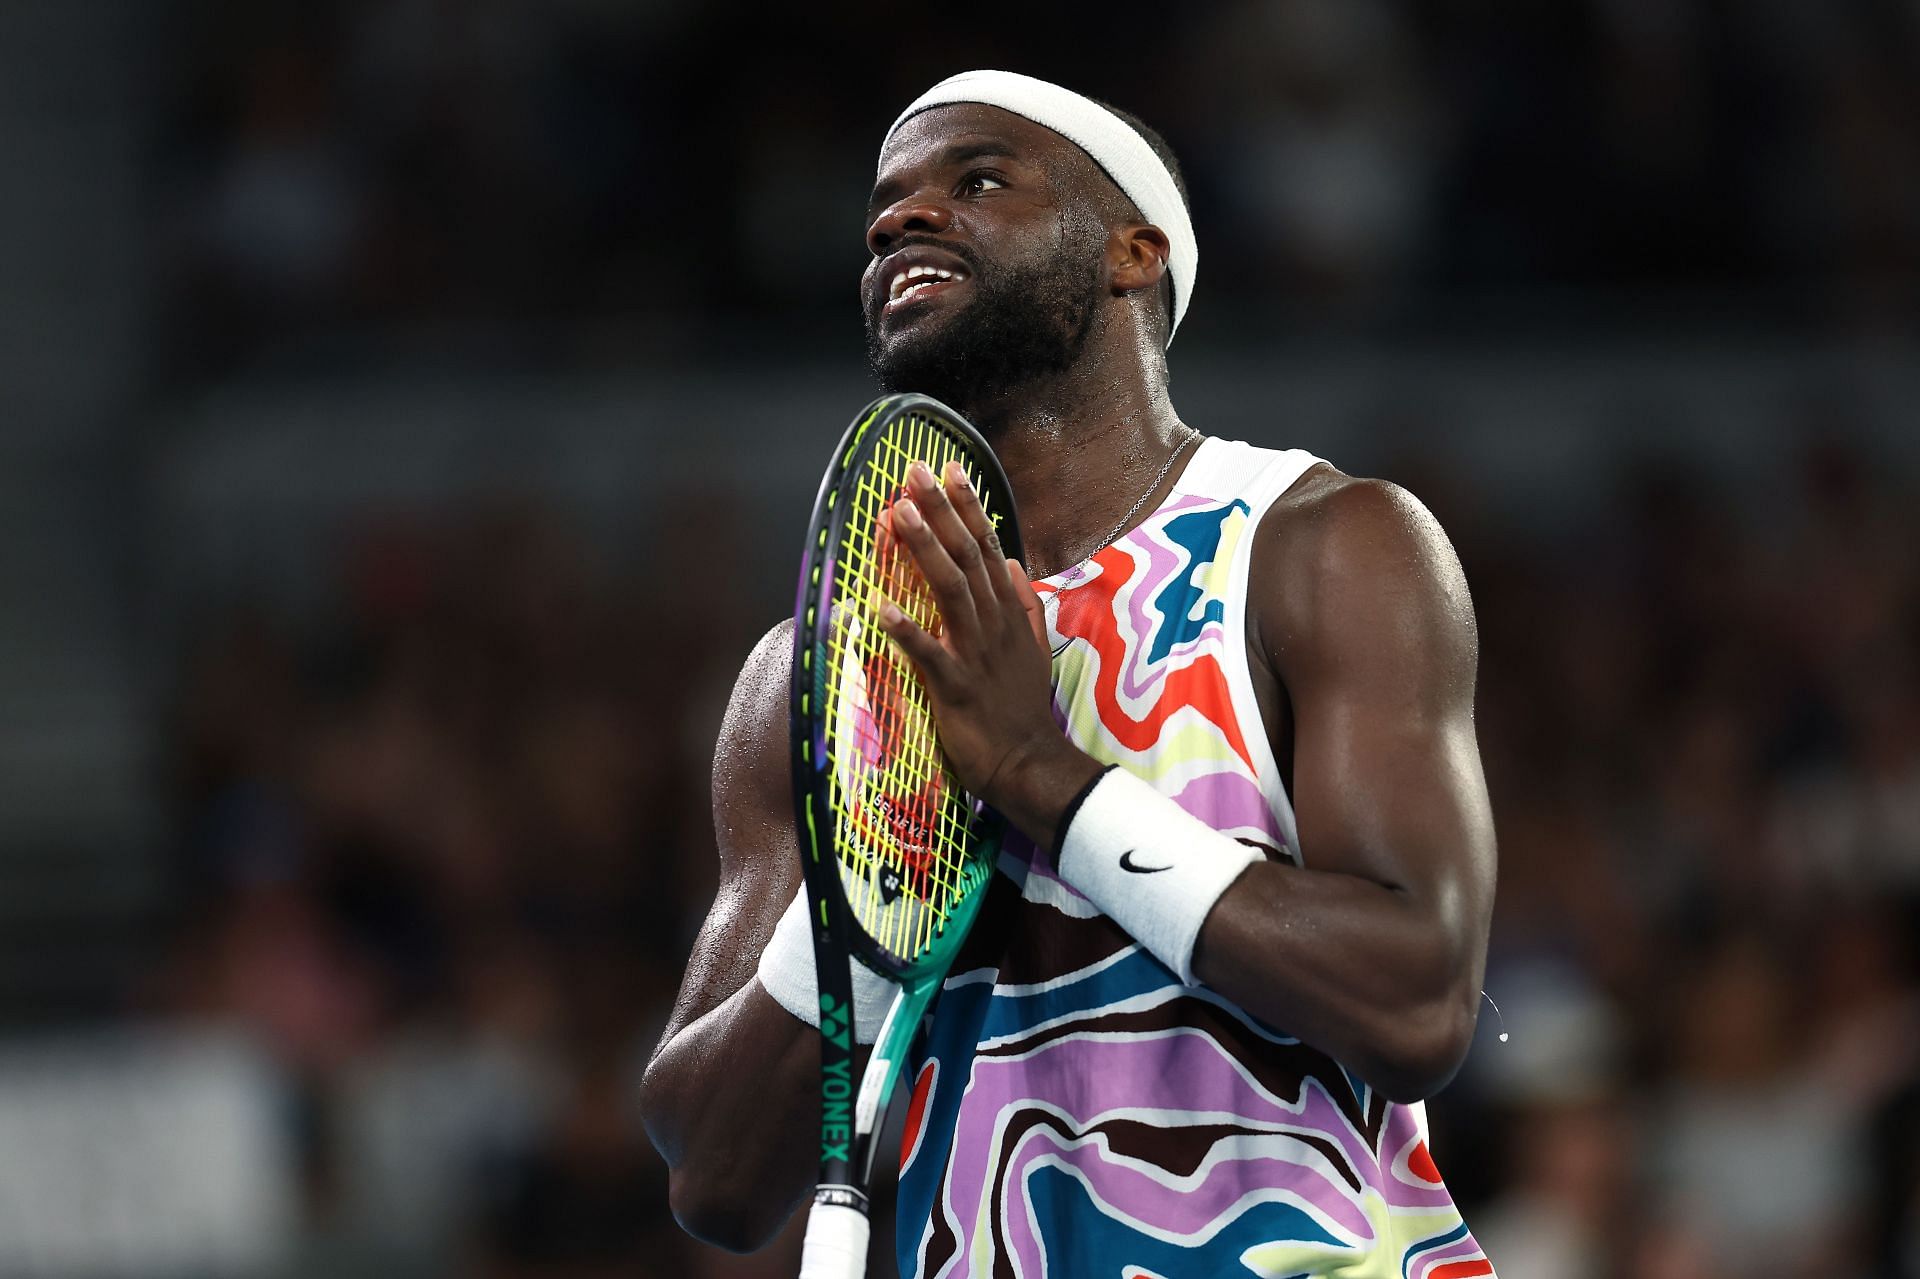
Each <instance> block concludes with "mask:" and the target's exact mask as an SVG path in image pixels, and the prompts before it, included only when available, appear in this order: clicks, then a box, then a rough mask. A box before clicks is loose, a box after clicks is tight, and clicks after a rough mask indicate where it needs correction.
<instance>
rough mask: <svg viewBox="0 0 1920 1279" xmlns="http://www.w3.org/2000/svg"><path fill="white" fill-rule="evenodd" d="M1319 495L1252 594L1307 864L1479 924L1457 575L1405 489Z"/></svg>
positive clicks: (1487, 874) (1485, 884)
mask: <svg viewBox="0 0 1920 1279" xmlns="http://www.w3.org/2000/svg"><path fill="white" fill-rule="evenodd" d="M1325 501H1326V503H1327V505H1328V507H1329V508H1330V509H1329V510H1327V511H1326V512H1325V513H1324V514H1323V515H1321V516H1320V517H1319V518H1318V519H1317V520H1314V521H1312V522H1310V523H1309V524H1308V526H1307V528H1306V530H1305V534H1306V535H1305V536H1303V537H1300V538H1298V539H1295V545H1294V547H1293V548H1292V551H1291V553H1290V554H1289V555H1287V556H1284V557H1283V559H1284V560H1285V561H1286V567H1285V570H1284V571H1283V572H1281V573H1278V574H1276V575H1275V577H1276V578H1278V579H1279V580H1277V581H1275V582H1274V583H1273V585H1274V587H1275V588H1276V589H1275V590H1274V591H1272V592H1271V593H1270V594H1269V595H1268V596H1266V597H1265V598H1263V600H1262V601H1261V605H1262V607H1263V610H1264V611H1263V617H1265V618H1268V619H1270V625H1269V626H1268V627H1267V628H1266V634H1267V635H1269V636H1270V637H1271V639H1270V641H1269V644H1268V648H1269V654H1270V660H1272V661H1273V662H1274V664H1275V667H1276V669H1277V671H1278V673H1279V674H1280V677H1281V679H1282V681H1283V682H1284V684H1285V686H1286V688H1287V691H1288V698H1289V702H1290V705H1291V707H1292V711H1293V799H1294V807H1295V815H1296V818H1297V820H1298V823H1299V832H1300V845H1301V852H1302V855H1303V858H1304V860H1305V862H1306V864H1307V865H1308V866H1310V867H1313V868H1315V869H1319V870H1331V871H1340V872H1345V873H1348V874H1353V875H1358V876H1361V877H1364V878H1366V879H1369V880H1372V881H1374V882H1376V883H1380V884H1383V885H1385V886H1387V887H1390V888H1393V889H1395V890H1397V891H1400V892H1402V893H1405V894H1408V895H1410V896H1412V897H1413V898H1415V899H1417V900H1419V901H1420V902H1421V903H1422V904H1424V905H1428V906H1433V907H1437V908H1440V909H1442V910H1443V911H1445V913H1446V914H1447V915H1449V916H1454V917H1457V920H1458V922H1459V923H1460V924H1462V925H1467V926H1472V925H1476V924H1483V923H1484V918H1485V914H1486V912H1487V911H1488V910H1489V909H1490V908H1491V891H1492V875H1493V836H1492V822H1491V815H1490V812H1489V809H1488V803H1487V795H1486V783H1485V780H1484V777H1483V775H1482V772H1481V767H1480V755H1479V746H1478V742H1477V740H1476V737H1475V732H1474V722H1473V692H1474V679H1475V674H1476V666H1477V662H1478V639H1477V634H1476V631H1475V627H1474V619H1473V608H1472V603H1471V601H1470V599H1469V597H1468V595H1467V588H1466V580H1465V576H1464V574H1463V573H1462V572H1461V569H1460V564H1459V560H1458V558H1457V557H1456V556H1455V555H1454V552H1453V548H1452V546H1451V545H1450V544H1449V543H1448V541H1447V539H1446V535H1445V534H1444V533H1443V532H1442V531H1441V530H1440V527H1439V525H1438V524H1437V523H1436V522H1435V521H1434V520H1433V517H1432V516H1431V515H1429V514H1428V513H1427V512H1426V510H1425V508H1423V507H1421V506H1420V504H1419V503H1418V502H1417V501H1415V500H1414V499H1413V498H1412V497H1411V496H1409V495H1407V494H1406V493H1404V492H1403V491H1401V490H1399V489H1397V488H1394V487H1392V486H1390V485H1382V484H1377V483H1373V482H1358V483H1353V484H1350V485H1349V486H1347V487H1346V488H1343V489H1342V490H1340V491H1339V492H1337V493H1335V494H1332V495H1330V496H1329V497H1328V498H1327V499H1325ZM1281 588H1283V589H1281Z"/></svg>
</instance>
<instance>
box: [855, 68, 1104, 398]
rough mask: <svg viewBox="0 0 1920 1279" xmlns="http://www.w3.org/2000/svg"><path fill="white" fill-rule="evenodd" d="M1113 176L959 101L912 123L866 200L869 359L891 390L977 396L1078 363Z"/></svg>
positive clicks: (1047, 133) (1036, 132) (1024, 127)
mask: <svg viewBox="0 0 1920 1279" xmlns="http://www.w3.org/2000/svg"><path fill="white" fill-rule="evenodd" d="M1089 180H1097V181H1102V182H1104V181H1105V180H1106V179H1105V177H1104V176H1103V175H1101V174H1100V173H1099V171H1098V169H1096V168H1095V167H1094V166H1093V163H1092V161H1090V160H1088V159H1086V157H1085V156H1083V155H1081V154H1080V153H1079V151H1078V150H1077V149H1076V148H1075V147H1074V146H1073V144H1072V143H1070V142H1067V141H1066V140H1065V139H1064V138H1061V137H1060V136H1059V135H1058V134H1056V133H1054V132H1053V131H1052V130H1050V129H1046V128H1043V127H1041V126H1040V125H1037V124H1034V123H1032V122H1031V121H1029V120H1025V119H1022V118H1021V117H1019V116H1016V115H1014V114H1012V113H1011V112H1007V111H1002V110H1000V109H999V108H997V107H989V106H982V105H975V104H959V105H954V106H947V107H936V108H934V109H933V110H931V111H924V112H922V113H921V114H919V115H917V116H915V117H914V118H913V119H911V120H909V121H907V123H906V124H904V125H902V126H901V128H900V131H899V132H898V133H896V134H895V135H894V137H893V141H892V142H891V143H889V145H888V146H887V150H886V154H885V155H883V156H882V157H881V162H880V174H879V179H878V181H877V183H876V184H875V186H874V194H873V199H872V201H871V202H870V204H869V205H868V210H867V214H868V217H867V222H868V226H867V246H868V248H869V249H871V250H872V252H873V254H874V258H873V261H871V262H869V263H868V264H867V270H866V274H865V275H863V276H862V277H861V300H862V303H863V306H864V310H865V313H866V321H867V358H868V360H869V362H870V363H871V364H872V366H873V372H874V377H875V379H876V380H877V381H878V382H879V383H880V386H881V389H883V390H886V391H922V392H925V393H927V394H929V395H933V396H936V397H938V398H940V399H943V400H947V401H949V402H951V403H953V404H955V405H956V406H957V407H961V408H965V407H966V405H967V404H968V403H969V402H971V401H976V400H977V399H979V398H981V397H984V396H989V395H992V394H995V393H997V392H1002V391H1006V390H1009V389H1012V388H1015V387H1018V386H1019V385H1021V384H1022V383H1025V382H1027V381H1030V380H1031V379H1033V378H1035V377H1039V376H1044V375H1046V374H1050V373H1059V372H1062V371H1064V370H1066V369H1067V368H1069V367H1071V366H1072V365H1073V363H1074V362H1075V360H1077V359H1078V358H1079V355H1080V351H1081V349H1082V348H1083V347H1084V345H1085V344H1086V339H1087V335H1088V333H1089V332H1090V331H1091V329H1092V324H1093V317H1094V308H1095V306H1096V304H1097V302H1098V300H1099V298H1100V295H1101V293H1102V290H1103V287H1104V280H1103V264H1102V254H1103V250H1104V248H1105V244H1106V227H1105V224H1104V222H1103V221H1102V220H1101V218H1100V217H1099V215H1098V214H1097V213H1096V212H1095V210H1094V208H1093V202H1092V201H1091V200H1090V199H1088V198H1087V196H1086V194H1085V190H1084V184H1085V183H1087V182H1088V181H1089Z"/></svg>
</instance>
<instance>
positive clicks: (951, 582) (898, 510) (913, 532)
mask: <svg viewBox="0 0 1920 1279" xmlns="http://www.w3.org/2000/svg"><path fill="white" fill-rule="evenodd" d="M915 465H916V466H917V465H918V463H916V464H915ZM909 487H911V482H909ZM892 513H893V534H894V536H895V537H897V538H898V539H899V540H900V544H901V545H902V546H904V547H906V548H907V554H908V555H909V556H910V557H911V558H912V560H913V562H914V565H915V567H917V568H918V569H919V570H920V576H921V577H922V578H923V579H925V581H926V583H927V588H928V589H929V590H930V591H932V593H933V602H934V604H935V605H937V606H938V607H939V609H940V621H941V625H942V626H943V627H944V628H945V630H946V631H947V632H948V634H950V635H952V636H953V637H954V638H955V639H957V640H960V641H962V642H967V641H970V640H972V639H973V638H974V637H976V636H977V635H978V634H979V633H980V621H979V616H978V613H977V611H976V609H975V607H974V590H973V583H972V582H971V581H970V580H969V579H968V577H967V574H966V572H965V570H963V569H962V568H961V567H960V566H959V565H958V564H956V563H954V559H953V556H952V555H951V554H950V553H949V552H948V551H947V548H946V545H945V543H943V542H942V541H941V540H940V537H939V536H938V535H937V534H936V533H935V532H934V530H933V528H932V527H931V526H930V525H929V524H928V521H927V518H926V516H925V515H924V514H922V511H921V506H920V504H919V502H918V501H917V500H916V499H915V498H914V497H911V496H909V497H904V498H902V499H900V500H899V501H898V502H895V503H894V504H893V512H892Z"/></svg>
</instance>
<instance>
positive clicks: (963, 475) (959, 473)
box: [947, 462, 973, 493]
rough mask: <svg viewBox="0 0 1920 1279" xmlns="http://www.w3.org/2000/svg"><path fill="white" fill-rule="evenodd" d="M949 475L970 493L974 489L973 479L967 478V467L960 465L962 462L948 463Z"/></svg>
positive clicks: (955, 482)
mask: <svg viewBox="0 0 1920 1279" xmlns="http://www.w3.org/2000/svg"><path fill="white" fill-rule="evenodd" d="M947 475H948V476H949V478H950V479H951V481H952V482H953V483H954V484H957V485H959V486H960V487H961V488H963V489H965V490H966V491H967V492H969V493H971V492H972V491H973V481H972V480H970V479H968V478H967V468H966V467H964V466H962V465H960V463H958V462H949V463H948V464H947Z"/></svg>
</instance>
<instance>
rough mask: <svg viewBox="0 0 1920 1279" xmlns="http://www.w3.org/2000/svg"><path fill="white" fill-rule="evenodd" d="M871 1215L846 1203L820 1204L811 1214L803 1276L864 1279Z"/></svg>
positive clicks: (802, 1257)
mask: <svg viewBox="0 0 1920 1279" xmlns="http://www.w3.org/2000/svg"><path fill="white" fill-rule="evenodd" d="M871 1229H872V1227H871V1226H870V1225H869V1224H868V1222H867V1214H866V1213H864V1212H861V1211H860V1210H859V1209H858V1208H849V1207H847V1206H846V1205H844V1204H823V1203H817V1204H815V1205H814V1206H813V1211H812V1212H809V1213H808V1214H807V1238H806V1242H805V1243H803V1244H802V1245H801V1247H800V1279H862V1276H864V1275H865V1274H866V1273H867V1236H868V1232H869V1231H870V1230H871Z"/></svg>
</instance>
